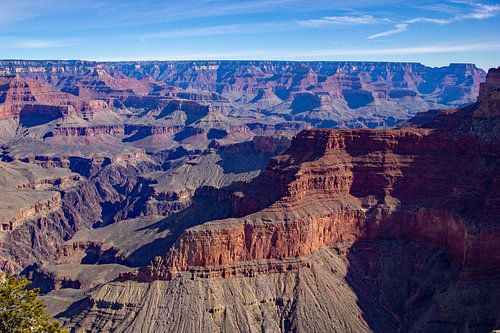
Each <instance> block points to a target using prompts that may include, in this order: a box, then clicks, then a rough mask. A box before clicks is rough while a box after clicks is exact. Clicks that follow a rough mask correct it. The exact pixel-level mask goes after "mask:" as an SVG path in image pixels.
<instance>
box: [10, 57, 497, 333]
mask: <svg viewBox="0 0 500 333" xmlns="http://www.w3.org/2000/svg"><path fill="white" fill-rule="evenodd" d="M0 144H1V147H0V157H1V161H0V170H1V172H0V187H1V192H0V193H1V194H0V197H1V200H0V222H1V230H0V271H2V272H5V273H9V274H14V275H23V276H27V277H28V278H29V279H31V280H32V286H33V287H36V288H40V290H41V292H42V298H43V299H44V301H45V304H46V305H47V310H48V311H49V313H50V315H51V316H53V317H54V318H56V319H57V320H58V321H59V322H60V323H61V324H62V325H63V327H64V328H66V329H67V330H68V331H71V332H107V331H112V332H490V331H492V330H494V329H500V294H499V293H498V290H500V189H499V188H500V164H499V161H500V159H499V157H500V68H498V69H494V68H493V69H490V70H489V71H488V73H486V72H485V71H483V70H482V69H480V68H478V67H476V66H475V65H472V64H451V65H449V66H446V67H426V66H424V65H421V64H419V63H396V62H291V61H141V62H91V61H64V60H60V61H31V60H2V61H0Z"/></svg>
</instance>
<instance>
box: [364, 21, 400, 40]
mask: <svg viewBox="0 0 500 333" xmlns="http://www.w3.org/2000/svg"><path fill="white" fill-rule="evenodd" d="M408 26H409V25H408V24H407V23H398V24H396V25H395V26H394V29H391V30H387V31H382V32H379V33H376V34H374V35H371V36H368V37H367V38H368V39H376V38H380V37H385V36H390V35H395V34H399V33H401V32H403V31H406V30H408Z"/></svg>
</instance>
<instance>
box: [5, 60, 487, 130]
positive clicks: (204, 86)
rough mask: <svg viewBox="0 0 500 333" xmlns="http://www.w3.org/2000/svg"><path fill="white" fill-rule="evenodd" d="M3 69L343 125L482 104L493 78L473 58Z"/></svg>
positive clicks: (91, 95)
mask: <svg viewBox="0 0 500 333" xmlns="http://www.w3.org/2000/svg"><path fill="white" fill-rule="evenodd" d="M33 68H36V70H34V69H33ZM0 73H3V74H4V75H9V74H13V73H17V74H18V75H20V76H22V77H26V78H31V79H33V78H36V80H39V81H41V82H47V83H49V84H51V85H52V86H53V87H54V88H56V89H58V90H60V91H62V92H65V93H67V94H69V95H71V96H72V97H75V98H76V99H79V100H89V99H93V100H105V101H106V102H107V103H106V104H107V105H108V106H110V105H115V106H120V105H125V106H127V107H141V108H142V107H160V108H163V107H164V106H165V105H167V104H168V103H169V100H172V99H177V100H179V99H180V100H187V101H191V102H198V103H207V104H216V105H219V106H223V107H225V108H226V109H227V110H229V109H236V110H238V111H237V112H236V113H237V114H241V115H247V114H248V113H252V114H255V115H258V114H260V113H261V112H262V111H264V112H266V113H269V114H273V115H280V116H283V118H284V119H282V120H290V119H294V120H301V121H305V122H308V123H310V124H313V125H317V124H320V125H321V126H323V127H340V128H358V127H377V126H393V125H394V124H395V123H396V122H397V121H398V120H401V119H406V118H408V117H410V116H412V115H413V114H414V113H415V112H418V111H424V110H427V109H429V108H437V107H444V106H462V105H464V104H467V103H471V102H474V101H475V99H476V96H477V94H478V91H479V83H480V82H482V81H483V80H484V77H485V73H484V71H483V70H481V69H478V68H476V67H475V66H474V65H472V64H451V65H450V66H448V67H441V68H430V67H426V66H423V65H421V64H417V63H382V62H310V63H309V62H302V63H300V62H277V61H197V62H182V61H180V62H140V63H126V62H123V63H95V62H84V61H45V62H36V63H34V62H30V61H2V62H0ZM0 101H1V95H0ZM191 102H187V103H188V104H189V103H191ZM175 103H177V102H175ZM79 108H80V107H76V109H79ZM403 110H404V111H403ZM233 114H234V112H233Z"/></svg>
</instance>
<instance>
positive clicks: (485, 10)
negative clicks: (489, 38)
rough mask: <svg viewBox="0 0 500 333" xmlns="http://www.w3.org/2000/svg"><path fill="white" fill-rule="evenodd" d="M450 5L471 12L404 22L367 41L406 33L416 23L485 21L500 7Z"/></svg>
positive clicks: (456, 1) (476, 3) (474, 4)
mask: <svg viewBox="0 0 500 333" xmlns="http://www.w3.org/2000/svg"><path fill="white" fill-rule="evenodd" d="M450 2H451V3H456V4H461V5H467V6H470V7H472V12H471V13H468V14H461V15H455V16H453V17H452V18H449V19H436V18H428V17H416V18H413V19H410V20H406V21H404V22H402V23H398V24H396V25H395V26H394V29H391V30H387V31H383V32H379V33H376V34H374V35H371V36H368V37H367V38H368V39H376V38H380V37H384V36H390V35H395V34H398V33H401V32H404V31H407V30H408V28H409V27H410V25H412V24H416V23H432V24H449V23H452V22H456V21H461V20H467V19H474V20H485V19H488V18H492V17H495V16H497V15H498V14H499V13H500V5H485V4H482V3H478V2H472V1H462V0H452V1H450Z"/></svg>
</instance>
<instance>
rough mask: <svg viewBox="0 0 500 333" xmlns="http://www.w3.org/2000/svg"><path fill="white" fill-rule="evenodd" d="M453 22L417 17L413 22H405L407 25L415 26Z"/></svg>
mask: <svg viewBox="0 0 500 333" xmlns="http://www.w3.org/2000/svg"><path fill="white" fill-rule="evenodd" d="M451 22H452V20H447V19H435V18H428V17H416V18H414V19H411V20H407V21H405V23H409V24H413V23H435V24H448V23H451Z"/></svg>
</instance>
